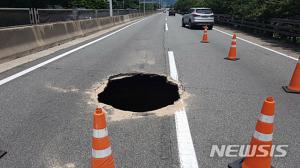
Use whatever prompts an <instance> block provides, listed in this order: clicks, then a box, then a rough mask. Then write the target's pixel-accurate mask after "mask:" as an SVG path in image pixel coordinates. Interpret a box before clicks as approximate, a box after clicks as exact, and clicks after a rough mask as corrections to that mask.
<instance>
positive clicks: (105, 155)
mask: <svg viewBox="0 0 300 168" xmlns="http://www.w3.org/2000/svg"><path fill="white" fill-rule="evenodd" d="M91 161H92V163H91V164H92V168H114V167H115V164H114V159H113V156H112V151H111V146H110V139H109V136H108V132H107V128H106V121H105V113H104V112H103V111H102V109H101V108H97V109H96V111H95V112H94V121H93V139H92V159H91Z"/></svg>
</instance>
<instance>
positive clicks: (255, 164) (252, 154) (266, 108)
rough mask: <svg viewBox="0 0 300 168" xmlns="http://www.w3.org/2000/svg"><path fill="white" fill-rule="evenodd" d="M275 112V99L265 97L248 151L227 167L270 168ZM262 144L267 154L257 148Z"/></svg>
mask: <svg viewBox="0 0 300 168" xmlns="http://www.w3.org/2000/svg"><path fill="white" fill-rule="evenodd" d="M274 113H275V101H274V99H273V97H267V99H266V100H265V101H264V104H263V107H262V110H261V113H260V118H259V119H258V121H257V122H256V128H255V132H254V134H253V137H252V139H251V142H250V148H249V151H248V153H247V155H246V157H245V158H244V159H240V160H237V161H235V162H233V163H230V164H229V165H228V167H229V168H272V166H271V161H272V158H271V156H270V154H271V148H272V139H273V122H274V116H275V115H274ZM262 146H264V147H263V149H264V150H265V151H267V152H268V154H267V155H264V154H265V153H264V152H263V151H259V150H258V149H259V148H261V147H262Z"/></svg>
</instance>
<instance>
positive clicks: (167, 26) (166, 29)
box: [165, 23, 169, 31]
mask: <svg viewBox="0 0 300 168" xmlns="http://www.w3.org/2000/svg"><path fill="white" fill-rule="evenodd" d="M165 28H166V31H168V30H169V28H168V23H166V26H165Z"/></svg>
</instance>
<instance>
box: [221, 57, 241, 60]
mask: <svg viewBox="0 0 300 168" xmlns="http://www.w3.org/2000/svg"><path fill="white" fill-rule="evenodd" d="M224 59H226V60H229V61H237V60H239V59H240V58H228V57H226V58H224Z"/></svg>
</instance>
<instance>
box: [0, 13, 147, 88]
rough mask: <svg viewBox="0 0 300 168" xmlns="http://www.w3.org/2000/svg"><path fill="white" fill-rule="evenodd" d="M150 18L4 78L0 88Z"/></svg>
mask: <svg viewBox="0 0 300 168" xmlns="http://www.w3.org/2000/svg"><path fill="white" fill-rule="evenodd" d="M148 18H149V17H148ZM148 18H144V19H142V20H139V21H137V22H134V23H132V24H130V25H127V26H125V27H123V28H121V29H119V30H116V31H114V32H112V33H109V34H107V35H105V36H103V37H101V38H99V39H97V40H94V41H91V42H89V43H87V44H84V45H82V46H79V47H77V48H74V49H72V50H70V51H67V52H65V53H63V54H60V55H58V56H56V57H53V58H51V59H49V60H46V61H44V62H42V63H39V64H37V65H35V66H33V67H30V68H28V69H25V70H23V71H21V72H18V73H16V74H14V75H12V76H9V77H7V78H4V79H2V80H0V86H1V85H3V84H5V83H7V82H10V81H12V80H14V79H16V78H19V77H21V76H23V75H25V74H27V73H30V72H32V71H34V70H36V69H38V68H40V67H43V66H45V65H47V64H49V63H51V62H53V61H56V60H58V59H60V58H62V57H65V56H67V55H70V54H72V53H74V52H76V51H78V50H81V49H83V48H85V47H87V46H89V45H92V44H94V43H97V42H99V41H101V40H103V39H105V38H107V37H110V36H112V35H114V34H116V33H118V32H120V31H122V30H124V29H126V28H128V27H131V26H133V25H135V24H137V23H139V22H142V21H144V20H145V19H148Z"/></svg>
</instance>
